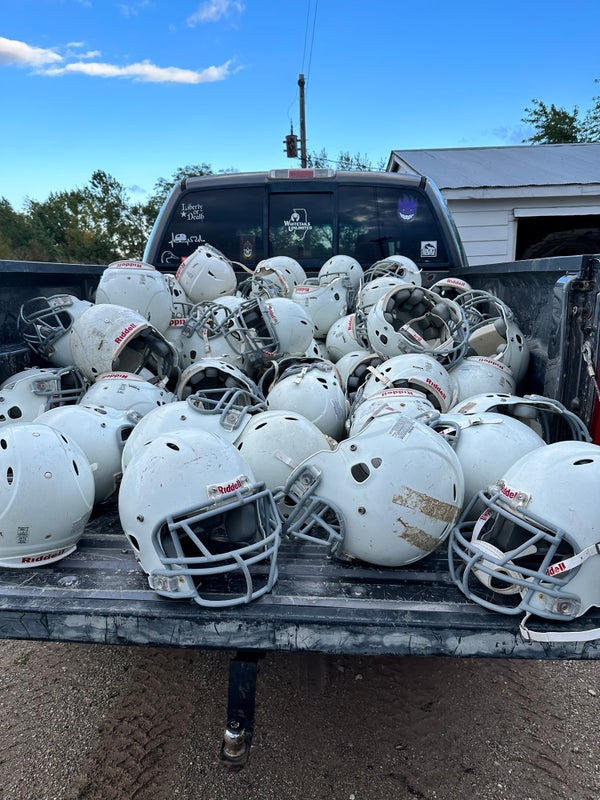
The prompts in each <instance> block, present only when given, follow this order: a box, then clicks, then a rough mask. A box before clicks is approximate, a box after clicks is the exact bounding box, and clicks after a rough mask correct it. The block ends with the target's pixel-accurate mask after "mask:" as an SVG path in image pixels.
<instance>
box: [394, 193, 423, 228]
mask: <svg viewBox="0 0 600 800" xmlns="http://www.w3.org/2000/svg"><path fill="white" fill-rule="evenodd" d="M418 210H419V201H418V200H417V198H416V197H410V196H409V195H407V194H405V195H404V196H403V197H401V198H400V200H398V219H400V220H402V222H412V221H413V220H414V218H415V217H416V216H417V211H418Z"/></svg>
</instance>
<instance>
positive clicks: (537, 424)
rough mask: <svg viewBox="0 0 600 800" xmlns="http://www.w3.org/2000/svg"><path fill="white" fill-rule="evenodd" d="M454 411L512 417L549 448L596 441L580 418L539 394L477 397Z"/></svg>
mask: <svg viewBox="0 0 600 800" xmlns="http://www.w3.org/2000/svg"><path fill="white" fill-rule="evenodd" d="M450 411H452V412H453V413H454V412H455V413H457V414H481V413H482V412H484V411H495V412H496V413H498V414H508V415H509V416H511V417H515V418H516V419H518V420H520V421H521V422H523V423H524V424H525V425H529V427H531V428H533V430H534V431H535V432H536V433H538V434H539V435H540V436H541V437H542V439H543V440H544V441H545V442H547V443H548V444H551V443H552V442H556V441H561V440H563V439H574V440H576V441H582V442H590V441H591V440H592V437H591V436H590V432H589V431H588V429H587V428H586V426H585V424H584V423H583V421H582V420H581V419H580V418H579V417H578V416H577V415H576V414H574V413H573V412H572V411H569V410H568V409H567V408H565V407H564V406H563V405H562V403H559V401H558V400H554V399H553V398H550V397H544V396H543V395H539V394H526V395H525V396H524V397H519V396H518V395H512V394H501V393H499V392H497V393H493V392H488V393H485V394H477V395H473V396H472V397H467V398H466V400H463V401H462V402H460V403H457V404H456V405H454V406H453V407H452V408H451V409H450Z"/></svg>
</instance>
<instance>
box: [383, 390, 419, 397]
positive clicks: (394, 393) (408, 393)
mask: <svg viewBox="0 0 600 800" xmlns="http://www.w3.org/2000/svg"><path fill="white" fill-rule="evenodd" d="M379 396H380V397H416V395H415V393H414V392H413V390H412V389H386V390H385V391H384V392H380V393H379Z"/></svg>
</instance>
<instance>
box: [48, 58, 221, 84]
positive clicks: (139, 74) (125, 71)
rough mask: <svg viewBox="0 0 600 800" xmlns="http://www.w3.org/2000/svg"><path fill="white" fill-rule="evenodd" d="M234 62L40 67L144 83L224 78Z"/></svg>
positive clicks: (53, 74) (52, 72)
mask: <svg viewBox="0 0 600 800" xmlns="http://www.w3.org/2000/svg"><path fill="white" fill-rule="evenodd" d="M230 66H231V61H226V62H225V63H224V64H221V65H220V66H218V67H215V66H211V67H207V68H206V69H203V70H200V71H199V72H197V71H195V70H191V69H180V68H179V67H157V66H156V65H155V64H152V63H151V62H150V61H140V62H138V63H137V64H129V65H127V66H125V67H119V66H117V65H116V64H106V63H102V62H98V61H97V62H93V63H84V62H81V61H76V62H74V63H72V64H65V66H64V67H50V68H47V69H41V70H38V72H40V73H41V74H43V75H49V76H51V77H57V76H61V75H73V74H80V75H89V76H91V77H95V78H131V79H133V80H137V81H143V82H145V83H189V84H194V83H212V82H214V81H222V80H224V79H225V78H227V77H228V76H229V75H230V74H231V73H230Z"/></svg>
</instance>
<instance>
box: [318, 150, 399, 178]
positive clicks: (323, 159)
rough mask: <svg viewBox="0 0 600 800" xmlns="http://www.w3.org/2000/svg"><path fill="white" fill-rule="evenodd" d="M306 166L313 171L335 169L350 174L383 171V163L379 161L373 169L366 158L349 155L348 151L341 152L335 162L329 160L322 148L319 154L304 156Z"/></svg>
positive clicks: (357, 154)
mask: <svg viewBox="0 0 600 800" xmlns="http://www.w3.org/2000/svg"><path fill="white" fill-rule="evenodd" d="M306 166H307V167H311V168H313V169H319V168H327V167H335V168H336V169H339V170H347V171H350V172H372V171H373V170H374V169H375V170H385V161H384V160H383V159H381V161H379V163H378V164H377V166H376V167H373V164H372V162H371V160H370V159H369V158H368V156H366V155H365V156H363V155H362V154H361V153H355V154H354V155H350V153H349V151H347V150H346V151H341V152H340V153H339V155H338V157H337V160H333V159H330V158H329V156H328V155H327V151H326V150H325V148H323V149H322V150H321V151H320V152H319V153H317V152H316V151H313V152H312V153H307V154H306Z"/></svg>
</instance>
